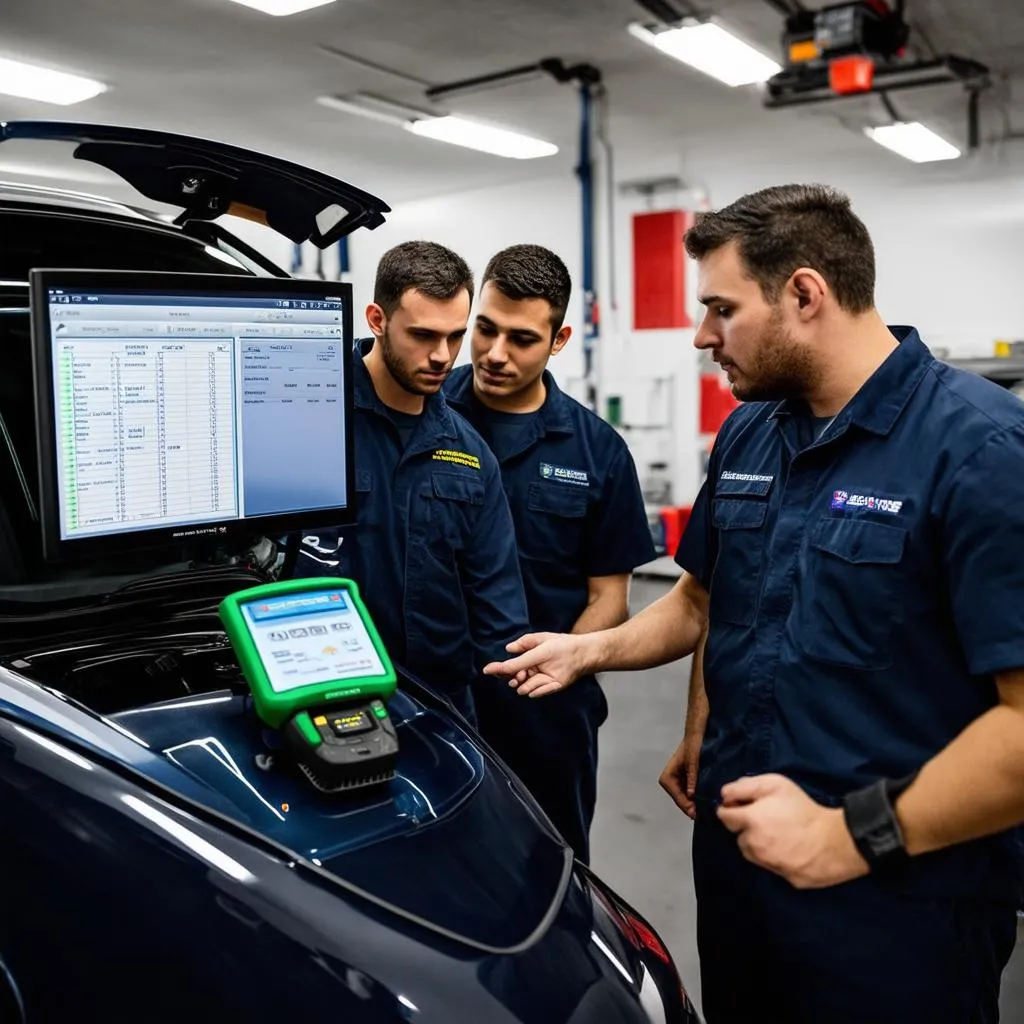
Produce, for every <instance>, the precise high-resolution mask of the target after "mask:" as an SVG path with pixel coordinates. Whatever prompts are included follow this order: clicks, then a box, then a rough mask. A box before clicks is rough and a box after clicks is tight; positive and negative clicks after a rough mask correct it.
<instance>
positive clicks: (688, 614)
mask: <svg viewBox="0 0 1024 1024" xmlns="http://www.w3.org/2000/svg"><path fill="white" fill-rule="evenodd" d="M706 608H707V603H706V597H704V596H703V595H701V596H695V595H694V594H693V593H692V588H691V592H690V593H688V592H687V591H686V590H685V589H683V588H681V587H680V586H676V587H675V588H674V589H673V590H671V591H670V592H669V593H667V594H666V595H665V596H664V597H662V598H659V599H658V600H657V601H655V602H654V603H653V604H651V605H649V606H648V607H647V608H645V609H644V610H643V611H642V612H640V613H639V614H638V615H636V616H634V617H633V618H632V619H630V620H629V621H628V622H624V623H623V624H622V625H621V626H616V627H615V628H614V629H609V630H603V631H601V632H598V633H592V634H590V637H588V640H589V641H590V644H591V651H590V657H589V659H588V660H589V661H590V662H591V666H592V671H594V672H606V671H629V670H638V669H646V668H653V667H654V666H656V665H664V664H666V663H667V662H670V661H676V660H677V659H679V658H684V657H686V655H688V654H692V653H693V651H694V649H695V648H696V646H697V644H698V642H699V641H700V637H701V633H702V632H703V630H704V620H705V615H706Z"/></svg>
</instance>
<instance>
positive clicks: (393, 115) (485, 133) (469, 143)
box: [316, 93, 558, 160]
mask: <svg viewBox="0 0 1024 1024" xmlns="http://www.w3.org/2000/svg"><path fill="white" fill-rule="evenodd" d="M316 102H317V103H319V104H320V105H321V106H324V107H329V108H330V109H332V110H341V111H344V112H345V113H347V114H357V115H358V116H359V117H365V118H368V119H369V120H371V121H381V122H383V123H385V124H391V125H395V126H396V127H398V128H404V129H405V130H406V131H410V132H412V133H413V134H414V135H419V136H420V137H421V138H425V139H433V140H434V141H436V142H447V143H450V144H451V145H453V146H465V147H466V148H467V149H476V150H479V151H481V152H483V153H490V154H491V155H493V156H504V157H508V158H510V159H512V160H534V159H536V158H537V157H542V156H552V155H554V154H555V153H557V152H558V147H557V146H556V145H554V144H553V143H551V142H544V141H542V140H541V139H535V138H533V137H532V136H530V135H522V134H520V133H519V132H513V131H510V130H509V129H507V128H497V127H495V126H494V125H489V124H481V123H480V122H479V121H469V120H466V119H465V118H463V117H456V116H455V115H453V114H444V115H437V116H434V115H432V114H431V113H430V112H429V111H426V110H420V109H417V108H416V107H410V106H406V105H404V104H401V103H394V102H392V101H391V100H385V99H383V98H381V97H379V96H373V95H370V94H368V93H353V94H351V95H349V96H318V97H317V100H316Z"/></svg>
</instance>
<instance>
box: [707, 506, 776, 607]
mask: <svg viewBox="0 0 1024 1024" xmlns="http://www.w3.org/2000/svg"><path fill="white" fill-rule="evenodd" d="M767 515H768V499H767V496H765V497H760V496H758V497H744V498H715V500H714V503H713V505H712V509H711V522H712V525H713V526H714V527H715V530H716V531H717V534H718V557H717V558H716V560H715V569H714V572H713V573H712V576H711V599H710V603H709V607H708V616H709V619H710V620H711V621H712V622H714V623H716V624H718V623H722V622H726V623H729V624H731V625H734V626H749V625H750V624H751V623H752V622H753V621H754V616H755V615H756V613H757V599H758V595H759V593H760V591H761V562H762V558H763V554H764V544H765V537H764V526H765V520H766V518H767Z"/></svg>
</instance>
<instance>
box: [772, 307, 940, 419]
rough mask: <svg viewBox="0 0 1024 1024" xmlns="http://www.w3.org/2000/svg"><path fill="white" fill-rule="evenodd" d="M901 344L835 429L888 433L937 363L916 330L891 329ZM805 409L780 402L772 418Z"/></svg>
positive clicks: (870, 380)
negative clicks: (929, 370)
mask: <svg viewBox="0 0 1024 1024" xmlns="http://www.w3.org/2000/svg"><path fill="white" fill-rule="evenodd" d="M889 330H890V332H891V333H892V335H893V337H894V338H895V339H896V341H897V342H898V343H899V344H898V345H897V346H896V348H895V349H894V350H893V351H892V352H891V353H890V354H889V356H888V358H887V359H886V360H885V362H883V363H882V365H881V366H879V367H878V369H877V370H875V372H874V373H873V374H872V375H871V376H870V377H869V378H868V379H867V381H866V382H865V383H864V385H863V386H862V387H861V389H860V390H859V391H858V392H857V393H856V394H855V395H854V396H853V398H851V399H850V401H849V402H848V403H847V405H846V408H844V409H843V410H842V411H841V412H840V413H839V414H838V415H837V416H836V421H837V422H836V426H837V427H838V426H848V425H850V424H855V425H856V426H858V427H860V428H861V429H863V430H866V431H868V432H869V433H872V434H880V435H883V436H884V435H885V434H888V433H889V432H890V431H891V430H892V428H893V427H894V426H895V424H896V420H897V419H899V416H900V413H901V412H902V411H903V409H904V407H905V406H906V404H907V402H908V401H909V400H910V396H911V395H912V394H913V393H914V391H915V390H916V388H917V386H918V384H919V383H920V382H921V378H922V377H923V376H924V375H925V373H926V372H927V370H928V367H929V366H930V365H931V364H932V363H934V362H935V357H934V356H933V355H932V354H931V352H930V351H929V349H928V346H927V345H925V343H924V342H923V341H922V340H921V336H920V335H919V334H918V333H917V330H916V329H915V328H913V327H902V326H898V327H890V328H889ZM801 407H802V400H801V402H799V403H797V402H794V401H791V400H789V399H787V400H785V401H783V402H779V404H778V405H777V406H776V407H775V409H774V410H773V411H772V413H771V416H770V418H771V419H777V418H779V417H785V416H791V415H793V413H794V412H796V411H798V409H800V408H801Z"/></svg>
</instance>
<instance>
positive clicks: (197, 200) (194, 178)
mask: <svg viewBox="0 0 1024 1024" xmlns="http://www.w3.org/2000/svg"><path fill="white" fill-rule="evenodd" d="M16 139H21V140H33V141H50V142H67V143H72V144H74V146H75V151H74V153H75V157H76V158H77V159H79V160H87V161H90V162H92V163H95V164H98V165H100V166H101V167H105V168H107V169H108V170H110V171H113V172H114V173H115V174H118V175H119V176H120V177H122V178H124V180H125V181H127V182H128V183H129V184H130V185H131V186H132V187H133V188H134V189H136V190H137V191H138V192H139V193H141V194H142V195H144V196H145V197H146V198H147V199H150V200H152V201H154V202H158V203H166V204H167V205H169V206H173V207H176V208H179V209H180V210H181V213H180V215H179V218H178V219H179V221H180V222H182V223H184V222H185V221H187V220H192V219H194V220H211V219H213V218H215V217H220V216H221V215H223V214H226V213H234V214H236V215H237V216H242V217H248V218H249V219H252V220H255V221H257V222H259V223H263V224H266V225H268V226H269V227H271V228H273V229H274V230H275V231H278V232H280V233H281V234H282V235H284V236H285V237H286V238H289V239H291V240H292V241H293V242H296V243H298V242H305V241H309V242H312V243H313V244H314V245H316V246H318V247H319V248H326V247H327V246H328V245H331V244H332V243H334V242H336V241H338V240H339V239H340V238H343V237H344V236H346V235H349V234H351V233H352V232H353V231H355V230H356V229H358V228H367V229H373V228H375V227H378V226H379V225H381V224H382V223H384V214H386V213H388V212H390V207H389V206H388V205H387V204H386V203H384V202H382V201H381V200H380V199H378V198H377V197H376V196H373V195H370V193H368V192H364V191H363V190H362V189H359V188H356V187H355V186H354V185H350V184H348V183H347V182H344V181H342V180H341V179H340V178H332V177H331V176H330V175H327V174H322V173H321V172H319V171H314V170H311V169H310V168H308V167H303V166H301V165H300V164H294V163H292V162H290V161H288V160H282V159H280V158H278V157H271V156H266V155H264V154H262V153H256V152H253V151H252V150H247V149H242V148H240V147H238V146H230V145H227V144H225V143H221V142H211V141H209V140H206V139H197V138H193V137H192V136H187V135H174V134H171V133H169V132H156V131H150V130H147V129H142V128H125V127H119V126H113V125H97V124H79V123H76V122H70V121H7V122H0V144H2V143H4V142H10V141H12V140H16Z"/></svg>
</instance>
